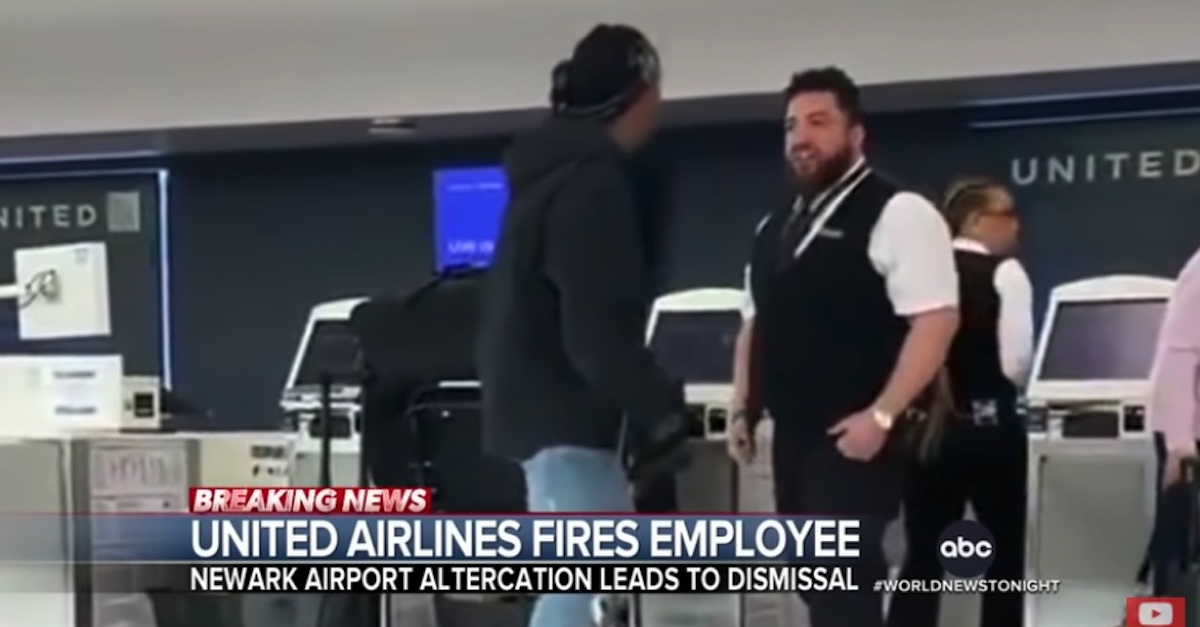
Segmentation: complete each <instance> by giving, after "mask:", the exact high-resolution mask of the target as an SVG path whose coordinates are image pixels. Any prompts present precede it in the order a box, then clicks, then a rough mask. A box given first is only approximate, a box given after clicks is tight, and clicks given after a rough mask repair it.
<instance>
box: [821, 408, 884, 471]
mask: <svg viewBox="0 0 1200 627" xmlns="http://www.w3.org/2000/svg"><path fill="white" fill-rule="evenodd" d="M826 433H828V434H829V435H832V436H834V437H836V438H837V448H838V451H840V452H841V453H842V455H843V456H844V457H846V458H847V459H853V460H856V461H860V462H868V461H871V460H872V459H874V458H875V456H876V455H878V454H879V451H880V449H882V448H883V445H884V443H886V442H887V436H888V432H887V430H886V429H884V428H883V426H881V425H880V424H879V423H878V422H876V421H875V416H874V415H872V412H871V410H869V409H867V410H863V411H860V412H858V413H855V414H851V415H850V416H847V417H846V418H843V419H842V420H841V422H839V423H837V424H836V425H833V426H832V427H830V429H829V431H826Z"/></svg>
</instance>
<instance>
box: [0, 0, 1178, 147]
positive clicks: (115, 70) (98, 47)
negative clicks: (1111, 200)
mask: <svg viewBox="0 0 1200 627" xmlns="http://www.w3.org/2000/svg"><path fill="white" fill-rule="evenodd" d="M597 21H626V22H629V23H632V24H634V25H637V26H639V27H641V28H643V29H644V30H645V31H646V32H647V33H648V34H649V35H650V36H651V38H652V39H654V40H655V41H656V42H657V43H658V45H659V47H660V49H661V51H662V53H663V57H664V66H665V73H666V80H667V91H668V95H669V96H673V97H697V96H713V95H726V94H737V93H749V92H764V91H772V90H775V89H778V88H779V87H781V86H782V84H783V83H784V81H785V79H786V77H787V75H788V74H789V73H790V72H791V71H793V70H795V69H798V68H801V67H804V66H810V65H817V64H839V65H842V66H844V67H846V68H847V69H848V70H850V71H851V72H852V73H853V74H854V75H855V76H857V77H858V78H859V79H860V80H861V81H863V82H864V83H872V84H874V83H890V82H897V81H912V80H923V79H944V78H957V77H967V76H977V75H1003V74H1016V73H1024V72H1032V71H1048V70H1069V69H1082V68H1094V67H1104V66H1112V65H1140V64H1152V63H1166V62H1175V61H1188V60H1195V59H1200V37H1196V36H1195V25H1196V24H1200V2H1196V1H1195V0H1146V1H1144V2H1129V1H1128V0H1121V1H1117V0H1005V1H1004V2H996V1H995V0H904V1H903V2H896V1H887V0H739V1H738V2H730V1H729V0H239V1H236V2H235V1H234V0H167V1H164V0H4V1H3V2H0V77H4V81H3V85H4V86H3V88H2V89H0V112H2V115H0V137H3V136H8V137H13V136H28V135H42V134H58V133H83V132H96V131H113V130H128V129H149V128H174V127H194V126H210V125H229V124H261V123H268V122H283V121H299V120H329V119H343V118H363V117H372V116H384V115H425V114H434V113H451V112H478V111H489V110H496V109H512V108H524V107H529V106H537V105H541V104H543V102H544V100H545V94H546V89H547V80H546V75H547V73H548V70H549V68H550V67H551V66H552V65H553V62H554V61H555V60H556V59H557V58H559V57H561V56H564V55H565V54H567V52H568V51H569V49H570V46H571V44H572V42H573V41H574V40H575V39H576V38H577V37H578V36H579V35H581V34H582V33H583V32H585V31H586V30H587V29H588V28H589V27H590V26H591V25H592V24H593V23H595V22H597Z"/></svg>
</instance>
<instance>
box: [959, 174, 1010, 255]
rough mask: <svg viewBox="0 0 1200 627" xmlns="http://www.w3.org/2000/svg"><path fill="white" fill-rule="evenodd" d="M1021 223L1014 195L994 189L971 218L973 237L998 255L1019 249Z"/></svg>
mask: <svg viewBox="0 0 1200 627" xmlns="http://www.w3.org/2000/svg"><path fill="white" fill-rule="evenodd" d="M1020 227H1021V221H1020V220H1019V219H1018V217H1017V211H1016V206H1015V204H1014V202H1013V197H1012V194H1009V193H1008V191H1007V190H1003V189H993V190H990V191H989V192H988V201H987V204H985V205H984V206H983V207H981V208H980V209H979V210H977V211H976V212H975V213H974V214H973V215H972V216H971V228H970V232H971V237H972V239H977V240H979V241H980V242H982V243H983V245H985V246H987V247H988V250H991V251H992V252H993V253H996V254H1009V253H1013V252H1015V251H1016V249H1017V243H1018V238H1019V235H1020Z"/></svg>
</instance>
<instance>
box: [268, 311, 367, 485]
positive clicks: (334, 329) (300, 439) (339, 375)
mask: <svg viewBox="0 0 1200 627" xmlns="http://www.w3.org/2000/svg"><path fill="white" fill-rule="evenodd" d="M363 300H365V299H362V298H347V299H342V300H335V301H330V302H326V303H321V304H319V305H317V306H315V307H313V308H312V310H311V312H310V313H309V316H308V322H307V323H306V324H305V326H304V333H303V335H302V336H301V338H300V344H299V346H298V347H297V349H296V355H295V357H294V358H293V360H292V367H291V370H290V371H289V372H288V377H287V382H286V383H285V385H284V388H283V393H282V395H281V398H280V401H279V407H280V409H281V410H282V411H283V415H284V418H285V420H286V421H287V425H288V427H289V428H290V429H293V430H295V431H296V432H297V441H296V447H295V451H296V459H295V464H294V467H293V470H292V472H293V481H294V483H295V485H316V481H317V479H318V477H319V474H320V473H319V466H320V454H321V435H322V433H323V428H324V427H323V426H322V423H321V415H322V399H321V395H322V393H323V392H322V388H323V383H324V382H326V381H328V383H329V395H330V399H329V400H330V403H329V408H330V413H331V416H330V427H331V429H330V431H331V433H332V439H331V442H330V450H331V452H332V453H333V457H332V460H331V463H332V469H333V477H334V483H335V484H337V485H357V481H358V479H357V477H358V455H359V451H360V450H361V435H362V412H361V408H362V405H361V403H360V401H359V397H360V395H361V392H362V390H361V385H360V381H361V373H360V372H359V363H358V340H357V339H356V337H355V335H354V333H353V331H352V330H351V328H350V314H351V312H353V311H354V308H355V307H356V306H358V304H359V303H361V302H363Z"/></svg>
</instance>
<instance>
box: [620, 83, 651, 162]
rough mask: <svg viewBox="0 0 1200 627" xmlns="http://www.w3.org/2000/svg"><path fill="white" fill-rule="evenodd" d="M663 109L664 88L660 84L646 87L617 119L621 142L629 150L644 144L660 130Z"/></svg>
mask: <svg viewBox="0 0 1200 627" xmlns="http://www.w3.org/2000/svg"><path fill="white" fill-rule="evenodd" d="M660 109H662V89H661V88H659V86H658V85H654V86H652V87H648V88H647V89H645V90H644V91H643V92H642V94H641V95H640V96H638V99H637V100H635V101H634V103H633V104H632V105H631V106H630V107H629V110H628V111H626V112H625V113H624V114H623V115H622V116H621V118H620V119H619V120H617V124H616V127H617V133H618V137H619V139H620V140H621V143H622V144H624V145H625V147H626V148H627V149H629V150H636V149H638V148H641V147H642V146H644V145H645V144H646V143H647V142H649V141H650V138H651V137H653V136H654V132H655V131H656V130H658V115H659V110H660Z"/></svg>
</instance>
